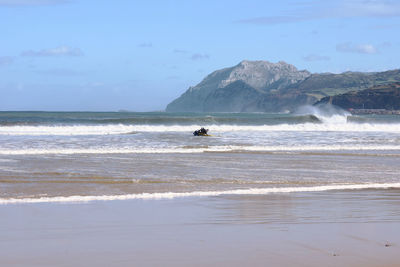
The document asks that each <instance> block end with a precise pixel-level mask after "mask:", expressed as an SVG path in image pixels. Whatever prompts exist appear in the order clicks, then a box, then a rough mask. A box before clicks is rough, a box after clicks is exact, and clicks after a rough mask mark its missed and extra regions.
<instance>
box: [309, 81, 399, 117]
mask: <svg viewBox="0 0 400 267" xmlns="http://www.w3.org/2000/svg"><path fill="white" fill-rule="evenodd" d="M324 103H331V104H333V105H336V106H339V107H341V108H344V109H386V110H400V83H399V82H396V83H391V84H386V85H379V86H374V87H372V88H369V89H365V90H361V91H352V92H348V93H345V94H340V95H335V96H330V97H324V98H322V99H321V100H320V101H318V102H317V103H316V105H318V104H324Z"/></svg>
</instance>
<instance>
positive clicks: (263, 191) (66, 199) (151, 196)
mask: <svg viewBox="0 0 400 267" xmlns="http://www.w3.org/2000/svg"><path fill="white" fill-rule="evenodd" d="M389 188H393V189H394V188H396V189H397V188H399V189H400V183H369V184H342V185H321V186H312V187H271V188H249V189H235V190H225V191H193V192H165V193H141V194H126V195H99V196H63V197H61V196H60V197H40V198H0V204H3V205H6V204H24V203H54V202H56V203H82V202H91V201H112V200H134V199H143V200H162V199H174V198H183V197H213V196H223V195H267V194H274V193H298V192H321V191H333V190H362V189H389Z"/></svg>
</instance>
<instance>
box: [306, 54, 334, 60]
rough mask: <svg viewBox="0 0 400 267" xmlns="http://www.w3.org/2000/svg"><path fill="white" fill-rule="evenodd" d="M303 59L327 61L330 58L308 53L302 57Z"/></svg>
mask: <svg viewBox="0 0 400 267" xmlns="http://www.w3.org/2000/svg"><path fill="white" fill-rule="evenodd" d="M303 59H304V60H305V61H328V60H330V59H331V58H330V57H327V56H320V55H315V54H310V55H308V56H305V57H303Z"/></svg>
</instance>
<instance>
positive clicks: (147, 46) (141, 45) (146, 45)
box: [138, 43, 153, 48]
mask: <svg viewBox="0 0 400 267" xmlns="http://www.w3.org/2000/svg"><path fill="white" fill-rule="evenodd" d="M138 46H139V47H142V48H150V47H153V44H152V43H141V44H139V45H138Z"/></svg>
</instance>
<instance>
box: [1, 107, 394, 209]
mask: <svg viewBox="0 0 400 267" xmlns="http://www.w3.org/2000/svg"><path fill="white" fill-rule="evenodd" d="M200 127H205V128H206V129H209V134H210V136H194V135H193V132H194V131H195V130H197V129H199V128H200ZM399 189H400V116H398V115H357V116H353V115H351V114H350V113H349V112H347V111H344V110H340V109H337V108H334V107H331V106H325V107H303V108H301V109H299V110H298V111H297V112H295V113H290V114H289V113H274V114H272V113H167V112H28V111H26V112H25V111H24V112H22V111H21V112H6V111H3V112H0V204H17V203H41V202H73V203H80V202H88V201H104V200H127V199H152V200H157V199H174V198H188V197H220V196H238V195H239V196H240V195H246V196H249V195H257V196H260V195H277V194H278V195H279V194H285V195H290V194H293V193H299V192H316V193H318V192H348V193H349V194H351V193H352V192H359V191H360V190H361V191H365V190H367V191H368V192H371V191H372V192H373V191H374V190H378V191H379V192H381V191H382V190H383V191H385V190H389V191H390V190H396V192H399ZM389 191H387V192H389Z"/></svg>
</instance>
